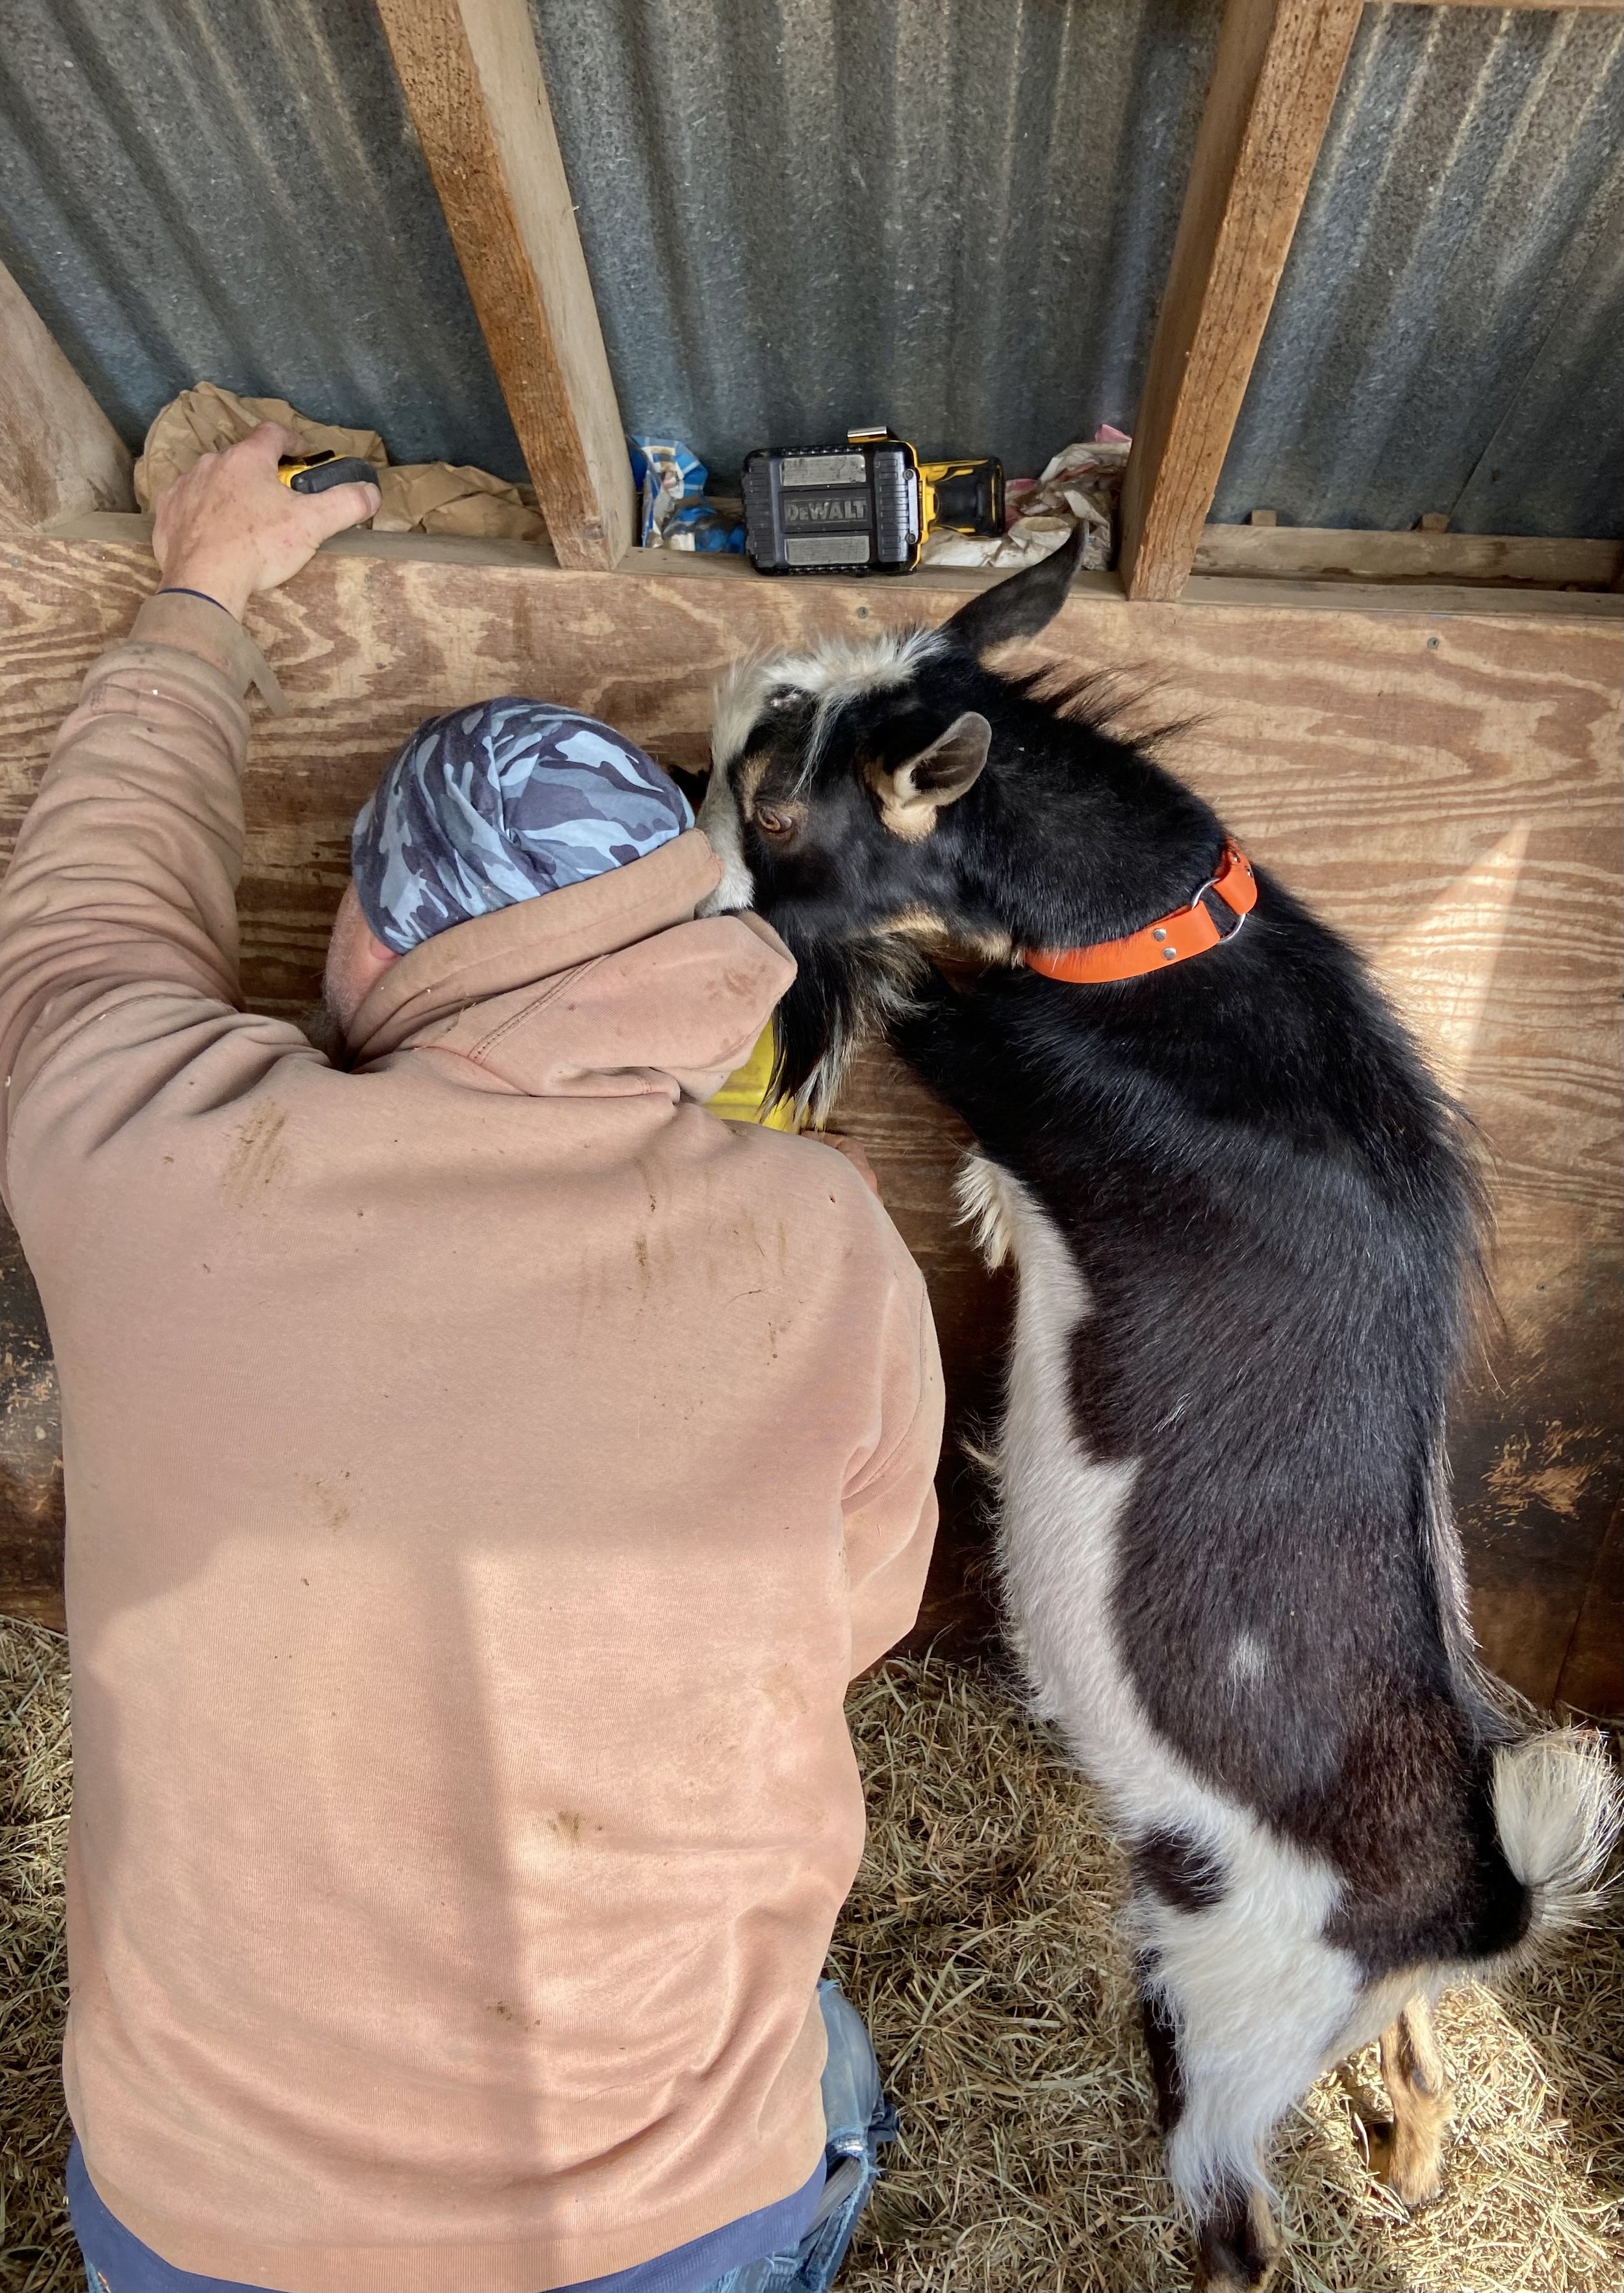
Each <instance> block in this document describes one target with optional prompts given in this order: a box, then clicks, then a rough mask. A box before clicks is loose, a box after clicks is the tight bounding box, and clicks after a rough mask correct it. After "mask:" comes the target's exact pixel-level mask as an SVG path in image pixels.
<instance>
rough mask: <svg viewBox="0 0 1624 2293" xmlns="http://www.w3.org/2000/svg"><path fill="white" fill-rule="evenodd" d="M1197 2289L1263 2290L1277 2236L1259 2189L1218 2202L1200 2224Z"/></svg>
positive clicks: (1275, 2256)
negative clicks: (1228, 2201) (1244, 2195)
mask: <svg viewBox="0 0 1624 2293" xmlns="http://www.w3.org/2000/svg"><path fill="white" fill-rule="evenodd" d="M1197 2251H1198V2257H1199V2264H1198V2268H1197V2272H1196V2285H1197V2289H1198V2293H1263V2288H1264V2287H1265V2286H1267V2285H1268V2283H1269V2281H1270V2280H1271V2278H1272V2277H1273V2275H1274V2265H1275V2263H1276V2262H1277V2261H1278V2260H1279V2252H1280V2237H1279V2231H1278V2230H1277V2229H1276V2227H1275V2225H1274V2216H1273V2214H1272V2213H1271V2211H1270V2208H1269V2200H1267V2199H1266V2198H1265V2197H1264V2196H1263V2192H1262V2191H1261V2190H1253V2191H1251V2192H1248V2194H1247V2196H1246V2199H1245V2200H1244V2201H1241V2202H1239V2203H1237V2202H1235V2201H1233V2200H1231V2201H1230V2203H1229V2204H1226V2205H1220V2206H1219V2207H1218V2208H1217V2209H1216V2210H1215V2211H1214V2212H1213V2213H1212V2214H1209V2215H1208V2216H1207V2218H1206V2221H1204V2222H1203V2223H1202V2224H1201V2231H1200V2235H1199V2237H1198V2240H1197Z"/></svg>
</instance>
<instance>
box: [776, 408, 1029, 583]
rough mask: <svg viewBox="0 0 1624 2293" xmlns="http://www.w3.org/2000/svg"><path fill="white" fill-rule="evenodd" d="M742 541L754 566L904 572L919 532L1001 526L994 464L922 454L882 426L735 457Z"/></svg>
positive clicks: (913, 562) (915, 559)
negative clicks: (739, 464) (926, 458)
mask: <svg viewBox="0 0 1624 2293" xmlns="http://www.w3.org/2000/svg"><path fill="white" fill-rule="evenodd" d="M743 494H744V547H745V548H746V550H747V551H748V552H749V554H750V555H751V557H752V558H753V559H754V561H755V563H756V568H757V570H758V571H759V572H762V573H912V572H913V571H914V568H915V566H917V564H918V563H919V553H920V550H921V547H922V545H923V543H924V540H925V538H926V536H927V535H928V534H929V533H930V531H932V529H933V528H935V527H938V526H947V527H950V528H951V529H952V530H953V531H954V532H957V533H986V534H999V533H1002V532H1003V464H1002V463H1000V462H996V461H992V460H981V461H975V460H963V461H952V462H922V461H921V460H920V458H919V456H918V455H917V454H916V453H915V452H914V449H913V447H912V446H910V445H909V443H908V442H907V440H906V439H905V438H898V437H897V435H896V433H894V432H892V431H889V430H849V431H848V432H847V433H846V443H845V444H844V445H843V446H794V447H782V446H760V447H758V448H757V449H756V450H755V452H754V453H752V454H748V455H746V457H745V459H744V467H743Z"/></svg>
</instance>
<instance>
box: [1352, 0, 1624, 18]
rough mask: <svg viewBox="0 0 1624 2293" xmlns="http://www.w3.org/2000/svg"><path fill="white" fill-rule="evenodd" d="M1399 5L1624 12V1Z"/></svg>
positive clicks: (1427, 0) (1431, 0) (1470, 0)
mask: <svg viewBox="0 0 1624 2293" xmlns="http://www.w3.org/2000/svg"><path fill="white" fill-rule="evenodd" d="M1398 4H1399V5H1401V6H1410V7H1417V8H1493V9H1496V10H1498V11H1502V12H1503V11H1504V10H1506V9H1507V8H1515V9H1519V10H1521V9H1529V10H1533V9H1546V10H1550V9H1555V8H1567V9H1574V8H1591V9H1601V10H1604V12H1606V13H1607V14H1609V15H1612V16H1616V15H1617V14H1618V13H1619V12H1620V10H1624V0H1398Z"/></svg>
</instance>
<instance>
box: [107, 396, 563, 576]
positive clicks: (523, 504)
mask: <svg viewBox="0 0 1624 2293" xmlns="http://www.w3.org/2000/svg"><path fill="white" fill-rule="evenodd" d="M261 422H280V424H281V425H282V426H283V428H284V429H286V430H291V431H292V433H293V434H294V436H295V437H296V439H297V440H298V442H299V444H300V446H301V447H302V448H303V449H304V450H305V452H306V453H308V454H319V453H321V451H322V450H324V449H325V450H330V451H331V452H332V453H334V454H336V455H338V456H340V457H343V456H346V455H353V456H355V457H356V458H357V459H358V460H361V461H363V462H370V463H371V465H372V467H373V469H374V470H375V472H376V473H377V483H378V491H379V493H380V494H382V496H383V506H382V507H381V508H380V509H379V511H378V515H377V516H376V517H375V518H373V519H372V521H371V527H372V531H373V532H374V533H460V534H471V535H474V536H475V537H477V538H478V539H483V540H509V541H545V540H546V539H547V527H546V524H545V523H544V522H543V520H542V517H541V513H540V510H538V509H537V507H536V506H535V501H536V497H535V493H534V490H532V488H531V487H529V486H510V485H508V483H507V482H506V481H505V480H504V479H501V478H493V477H492V476H491V473H490V472H489V470H475V469H469V468H466V467H464V468H458V467H456V466H453V465H452V464H451V463H450V462H402V463H401V464H399V465H398V466H397V465H393V464H391V462H390V460H389V457H388V454H387V452H386V449H385V446H384V442H383V440H382V439H381V438H380V437H379V436H378V433H377V431H376V430H345V429H341V428H340V427H339V426H338V425H337V424H336V423H332V422H313V421H312V420H311V418H310V417H309V416H308V415H305V414H301V413H299V412H298V410H297V409H296V408H294V407H292V406H289V405H288V401H287V400H286V399H285V398H240V397H239V396H238V394H237V393H236V392H235V391H232V390H222V389H221V388H220V387H219V385H217V384H215V383H212V382H200V383H199V384H198V385H196V387H195V388H194V389H191V390H183V392H182V393H181V394H180V396H179V397H178V398H172V399H171V400H170V401H169V403H168V405H167V406H165V407H163V408H161V409H159V411H158V414H157V415H156V416H155V417H154V418H153V422H152V426H151V427H150V430H149V431H148V432H147V441H146V446H145V450H143V452H142V457H141V459H140V460H139V461H138V462H137V463H136V465H135V498H136V500H137V501H138V502H139V503H140V505H141V506H142V509H150V508H151V506H152V504H153V503H154V501H156V499H157V498H158V495H159V494H161V493H162V491H163V490H164V488H165V487H166V486H167V485H171V484H173V483H174V482H175V479H176V478H178V477H179V476H180V475H181V474H182V472H183V471H185V470H189V469H190V468H191V466H192V464H193V463H194V462H195V461H197V460H198V458H199V456H201V455H204V454H212V453H216V452H218V450H220V448H222V447H223V446H234V445H235V444H236V443H237V441H238V440H239V439H240V438H246V437H247V436H248V433H249V431H250V430H252V429H254V428H255V427H256V425H257V424H259V423H261Z"/></svg>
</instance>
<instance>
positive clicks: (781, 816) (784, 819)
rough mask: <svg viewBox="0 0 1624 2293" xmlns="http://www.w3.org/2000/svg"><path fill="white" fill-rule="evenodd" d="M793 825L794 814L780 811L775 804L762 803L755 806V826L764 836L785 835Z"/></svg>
mask: <svg viewBox="0 0 1624 2293" xmlns="http://www.w3.org/2000/svg"><path fill="white" fill-rule="evenodd" d="M794 825H795V815H794V814H793V813H790V812H780V811H779V810H778V807H777V806H776V805H771V804H763V805H758V806H757V807H756V826H757V827H758V828H759V830H760V831H761V833H762V834H763V835H764V836H787V835H788V834H789V832H790V831H791V830H792V828H793V827H794Z"/></svg>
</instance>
